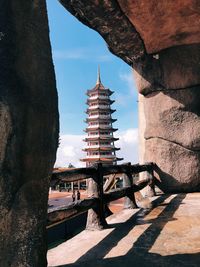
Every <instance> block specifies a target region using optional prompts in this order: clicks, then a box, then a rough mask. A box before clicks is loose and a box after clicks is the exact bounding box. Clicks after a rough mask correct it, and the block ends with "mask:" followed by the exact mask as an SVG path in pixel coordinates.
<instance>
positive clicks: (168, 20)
mask: <svg viewBox="0 0 200 267" xmlns="http://www.w3.org/2000/svg"><path fill="white" fill-rule="evenodd" d="M60 2H61V3H62V4H63V5H64V6H65V7H66V8H67V9H68V10H69V11H70V12H71V13H72V14H73V15H74V16H76V17H77V18H78V19H79V20H81V21H82V22H83V23H85V24H86V25H88V26H89V27H91V28H93V29H95V30H96V31H98V32H99V33H100V34H101V35H102V37H103V38H104V39H105V40H106V42H107V44H108V47H109V49H110V50H111V51H112V52H113V53H114V54H116V55H117V56H119V57H120V58H122V59H123V60H124V61H125V62H127V63H128V64H129V65H131V66H132V67H133V68H134V72H135V76H136V81H137V86H138V91H139V108H140V138H141V152H140V157H141V162H144V161H154V162H155V163H156V164H157V176H158V177H159V178H160V180H161V182H160V187H161V188H162V189H163V190H164V191H166V192H174V191H179V192H180V191H194V190H199V186H200V177H199V173H200V145H199V135H198V133H199V128H200V126H199V125H200V120H199V113H200V108H199V79H200V68H199V62H200V45H199V41H200V19H199V18H200V3H199V1H194V0H177V1H174V0H168V1H165V0H161V1H157V0H135V1H132V0H126V1H125V0H118V1H116V0H109V1H107V0H106V1H100V0H95V1H93V0H87V1H84V0H60ZM48 33H49V29H48V22H47V14H46V4H45V0H40V1H39V0H32V1H30V0H21V1H14V0H2V1H1V2H0V57H1V65H0V129H1V130H0V138H1V144H0V266H3V267H17V266H24V267H25V266H26V267H43V266H46V255H45V253H46V251H45V223H46V208H47V197H48V185H49V183H48V177H49V175H50V173H51V171H52V167H53V164H54V161H55V156H56V148H57V145H58V110H57V93H56V86H55V77H54V70H53V64H52V57H51V51H50V42H49V36H48ZM133 153H134V152H133Z"/></svg>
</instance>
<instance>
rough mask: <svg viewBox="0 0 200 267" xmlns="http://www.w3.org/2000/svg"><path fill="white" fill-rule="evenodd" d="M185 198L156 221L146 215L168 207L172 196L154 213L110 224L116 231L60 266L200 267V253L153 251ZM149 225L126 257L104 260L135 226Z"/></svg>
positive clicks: (179, 198) (158, 203) (160, 201)
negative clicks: (71, 260) (75, 259)
mask: <svg viewBox="0 0 200 267" xmlns="http://www.w3.org/2000/svg"><path fill="white" fill-rule="evenodd" d="M185 196H186V195H185V194H179V195H176V196H175V197H174V198H173V199H172V200H171V201H170V202H169V204H168V205H167V206H166V207H165V209H164V210H163V211H162V212H161V213H160V214H159V215H158V216H157V217H156V219H153V220H152V219H151V220H145V216H146V215H147V214H148V213H149V212H150V211H152V209H153V208H154V207H157V206H163V205H165V203H163V201H164V200H166V199H167V198H168V197H169V196H167V195H164V196H161V197H159V198H158V199H156V200H155V201H154V202H153V208H152V209H151V210H139V211H138V212H137V213H135V214H134V215H133V216H132V217H131V218H130V219H129V220H128V221H127V222H125V223H119V224H115V225H110V226H111V227H115V229H114V231H112V232H111V233H110V234H109V235H108V236H106V237H105V238H104V239H103V240H102V241H101V242H99V243H98V244H97V245H96V246H94V247H93V248H92V249H90V250H89V251H88V252H87V253H85V254H84V255H83V256H82V257H80V258H79V259H78V260H77V261H76V262H75V263H73V264H67V265H59V266H57V267H78V266H79V267H80V266H81V267H86V266H87V267H90V266H95V267H104V266H106V267H107V266H112V267H118V266H120V267H123V266H136V267H137V266H140V267H145V266H148V267H151V266H159V267H162V266H170V267H178V266H181V267H182V266H194V267H197V266H200V253H196V254H176V255H169V256H161V255H160V254H156V253H151V252H149V250H150V249H151V248H152V246H153V245H154V243H155V241H156V239H157V238H158V236H159V235H160V233H161V231H162V229H163V228H164V226H165V225H166V223H168V222H169V221H173V220H175V219H174V218H173V215H174V213H175V212H176V210H177V209H178V207H179V206H180V205H183V202H182V201H183V199H184V198H185ZM147 223H149V224H150V226H149V227H148V228H147V229H146V230H145V231H144V232H143V233H142V234H141V235H140V236H139V237H138V239H137V240H136V241H135V242H134V244H133V246H132V248H131V249H129V251H128V252H127V253H126V255H124V256H119V257H112V258H104V257H105V256H106V255H107V254H108V253H109V251H110V250H111V249H112V248H114V247H115V246H116V245H117V244H118V242H120V240H121V239H122V238H123V237H125V236H126V235H127V234H128V233H129V232H130V231H131V230H132V229H133V228H134V226H135V225H142V224H147ZM83 245H84V244H83Z"/></svg>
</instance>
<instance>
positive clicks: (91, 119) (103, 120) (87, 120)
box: [84, 117, 117, 123]
mask: <svg viewBox="0 0 200 267" xmlns="http://www.w3.org/2000/svg"><path fill="white" fill-rule="evenodd" d="M91 121H96V118H91V117H89V118H87V119H86V120H84V122H86V123H88V122H91ZM105 121H106V122H107V121H109V122H112V123H113V122H115V121H117V119H112V118H111V117H110V118H109V120H108V119H107V118H100V119H99V122H105Z"/></svg>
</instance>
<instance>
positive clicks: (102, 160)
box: [80, 158, 123, 163]
mask: <svg viewBox="0 0 200 267" xmlns="http://www.w3.org/2000/svg"><path fill="white" fill-rule="evenodd" d="M120 160H123V158H84V159H80V161H83V162H97V163H100V162H102V163H104V162H115V161H120Z"/></svg>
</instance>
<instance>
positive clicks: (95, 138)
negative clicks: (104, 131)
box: [83, 136, 119, 142]
mask: <svg viewBox="0 0 200 267" xmlns="http://www.w3.org/2000/svg"><path fill="white" fill-rule="evenodd" d="M97 140H98V141H110V142H114V141H118V140H119V138H115V137H113V136H110V137H104V136H100V137H91V136H88V137H86V138H84V139H83V141H84V142H90V141H97Z"/></svg>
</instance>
